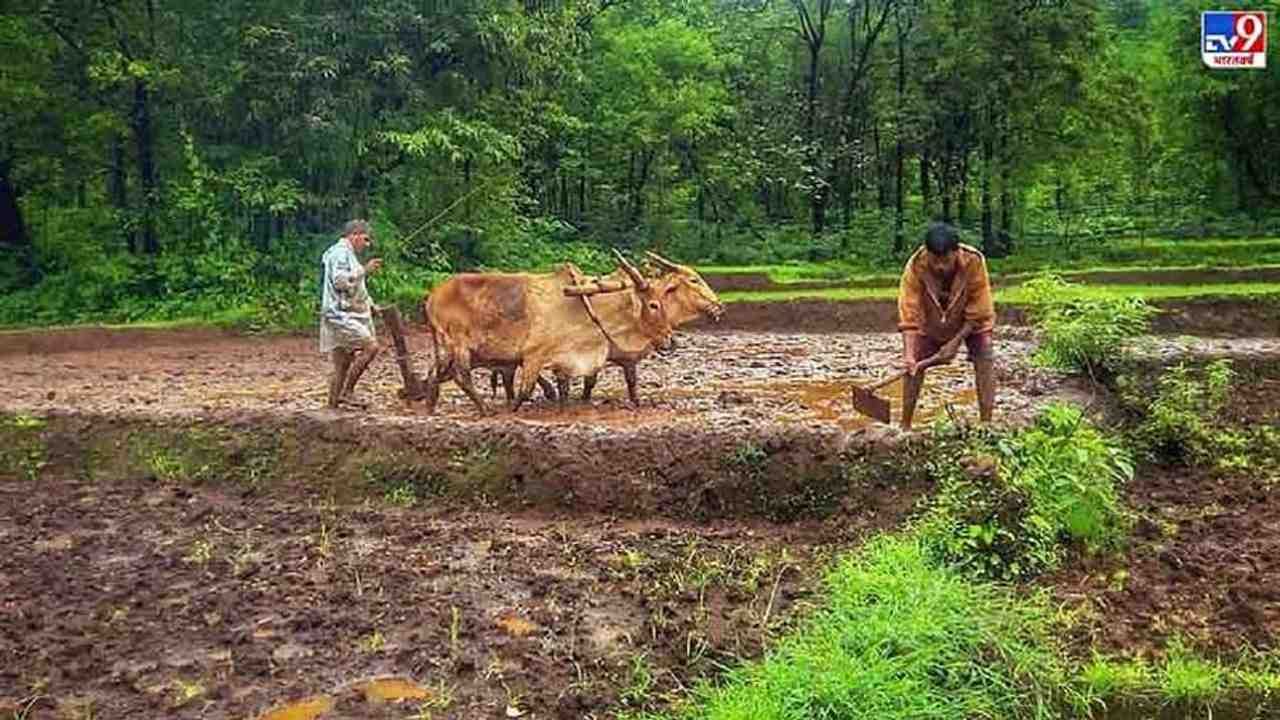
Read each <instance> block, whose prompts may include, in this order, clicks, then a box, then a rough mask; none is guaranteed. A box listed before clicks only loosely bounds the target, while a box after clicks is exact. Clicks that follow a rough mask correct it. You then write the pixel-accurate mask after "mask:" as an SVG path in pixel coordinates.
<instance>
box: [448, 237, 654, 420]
mask: <svg viewBox="0 0 1280 720" xmlns="http://www.w3.org/2000/svg"><path fill="white" fill-rule="evenodd" d="M615 254H616V255H617V257H618V261H619V263H620V265H621V271H622V272H623V273H624V274H625V275H626V276H627V278H628V279H629V280H630V282H611V283H593V284H584V283H583V280H584V278H583V276H582V273H581V272H580V271H579V270H578V269H577V268H576V267H573V266H572V265H569V264H566V265H565V266H564V267H563V268H562V269H561V270H559V271H557V272H554V273H545V274H533V273H486V274H475V273H466V274H461V275H455V276H454V277H452V278H450V279H448V280H447V281H445V282H444V283H442V284H440V285H439V286H438V287H436V288H435V289H434V290H432V291H431V293H430V294H429V295H428V296H427V298H426V299H425V300H424V301H423V314H424V315H425V316H426V320H427V328H428V332H429V333H430V334H431V339H432V344H433V346H434V348H435V368H434V372H433V375H432V377H431V378H430V381H429V386H428V397H427V400H428V405H429V407H430V408H431V409H433V410H434V408H435V404H436V401H437V400H438V398H439V388H440V384H441V383H443V382H445V381H447V380H449V379H452V380H453V381H454V382H456V383H457V384H458V386H459V387H461V388H462V389H463V391H464V392H465V393H466V394H467V396H468V397H469V398H471V401H472V402H473V403H475V405H476V407H477V408H478V409H479V410H480V411H481V412H487V408H486V406H485V404H484V401H483V400H482V399H481V398H480V395H479V394H478V393H477V392H476V390H475V387H474V386H473V385H472V383H471V369H472V368H473V367H487V368H496V369H498V370H499V371H500V372H504V373H505V372H512V371H513V370H514V368H516V367H517V366H518V367H519V369H520V389H519V393H518V395H517V396H516V398H515V401H514V405H513V407H514V408H515V409H519V407H520V405H521V404H522V403H524V402H525V401H526V400H528V399H529V396H530V395H531V394H532V392H533V387H534V385H535V384H536V383H537V382H538V381H539V379H540V373H541V372H542V370H543V369H544V368H545V369H550V370H551V371H552V373H553V374H554V375H555V376H556V379H557V381H558V383H559V384H560V386H561V387H562V388H567V387H568V383H569V381H570V380H571V379H572V378H575V377H589V376H594V375H596V374H597V373H599V372H600V369H601V368H602V367H604V364H605V362H606V361H608V360H609V358H610V357H611V356H613V355H615V354H648V353H649V352H652V351H653V350H654V349H655V348H657V347H662V346H665V345H667V344H669V343H670V341H671V334H672V329H671V323H670V322H669V321H668V320H667V316H666V313H665V311H664V307H663V304H662V301H661V294H662V288H661V287H660V286H656V285H654V284H652V283H650V282H649V281H648V280H646V279H645V278H644V277H643V276H642V275H641V274H640V271H639V270H636V269H635V267H634V266H632V265H631V264H630V263H629V262H627V260H626V259H625V258H623V257H622V255H621V254H620V253H617V252H616V251H615ZM567 396H568V393H567V392H564V393H562V394H561V395H560V399H561V402H562V403H563V402H564V401H565V400H567V399H568V397H567Z"/></svg>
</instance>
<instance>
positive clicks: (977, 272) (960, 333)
mask: <svg viewBox="0 0 1280 720" xmlns="http://www.w3.org/2000/svg"><path fill="white" fill-rule="evenodd" d="M995 320H996V311H995V304H994V303H993V302H992V299H991V279H990V278H989V277H988V276H987V261H986V259H985V258H984V257H983V256H982V253H981V252H979V251H978V250H977V249H976V248H973V247H970V246H968V245H964V244H961V242H960V236H959V234H958V233H957V232H956V229H955V228H953V227H951V226H950V225H946V224H943V223H934V224H933V225H930V226H929V229H928V231H926V232H925V236H924V247H921V248H920V249H918V250H916V252H915V253H914V254H913V255H912V256H911V259H910V260H908V261H907V266H906V268H905V269H904V270H903V272H902V282H901V284H900V285H899V286H898V331H899V332H900V333H902V361H903V366H904V368H905V369H906V371H907V376H906V378H905V379H904V381H903V389H902V428H903V429H904V430H910V429H911V418H912V416H913V415H914V414H915V410H916V401H917V400H919V398H920V388H921V386H922V385H923V384H924V370H922V369H917V368H916V363H919V362H920V361H922V360H925V359H926V358H929V357H930V356H932V355H934V354H935V353H937V355H938V358H939V359H940V360H942V361H944V362H951V361H952V360H953V359H955V356H956V353H957V352H959V350H960V344H961V343H964V344H965V346H966V347H967V348H968V351H969V361H970V362H972V363H973V374H974V383H975V385H977V389H978V413H979V415H980V416H981V418H982V421H983V422H990V421H991V413H992V410H993V409H994V408H995V400H996V378H995V356H994V352H993V345H992V340H991V333H992V330H993V329H994V328H995Z"/></svg>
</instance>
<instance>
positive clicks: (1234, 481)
mask: <svg viewBox="0 0 1280 720" xmlns="http://www.w3.org/2000/svg"><path fill="white" fill-rule="evenodd" d="M1235 368H1236V370H1237V372H1238V373H1239V377H1238V378H1237V387H1238V388H1239V391H1238V392H1236V393H1235V395H1234V397H1233V398H1232V399H1231V401H1230V403H1229V406H1228V409H1227V410H1226V413H1227V415H1228V418H1227V420H1228V422H1229V423H1230V424H1231V425H1232V426H1234V427H1238V428H1253V427H1259V426H1264V427H1271V428H1274V429H1275V430H1276V431H1277V432H1278V433H1280V358H1277V357H1274V356H1272V357H1265V358H1243V359H1240V360H1239V361H1237V362H1236V363H1235ZM1226 452H1227V450H1226V449H1225V448H1224V450H1223V453H1224V454H1225V453H1226ZM1126 495H1127V497H1126V500H1127V503H1128V505H1129V507H1131V508H1133V509H1134V510H1135V511H1136V512H1137V513H1138V523H1137V527H1136V528H1135V532H1134V534H1133V537H1132V538H1131V539H1130V543H1129V547H1127V548H1126V549H1125V551H1124V552H1123V553H1121V554H1119V555H1116V556H1110V557H1099V558H1078V559H1077V561H1076V562H1075V563H1073V564H1072V565H1071V566H1070V567H1069V568H1068V569H1067V570H1065V571H1063V572H1062V573H1060V574H1059V575H1058V576H1057V577H1053V578H1050V579H1049V580H1048V584H1049V585H1051V586H1052V587H1053V588H1054V589H1055V593H1056V594H1057V596H1058V597H1059V598H1060V599H1061V600H1062V601H1063V602H1064V603H1065V605H1066V606H1067V607H1070V608H1073V609H1075V610H1077V611H1080V612H1082V615H1083V617H1084V618H1086V619H1087V622H1086V623H1084V624H1083V625H1081V627H1080V632H1079V633H1078V636H1077V637H1075V638H1074V642H1075V644H1076V646H1077V647H1078V648H1079V649H1080V651H1081V652H1082V653H1087V652H1088V651H1089V649H1090V648H1093V647H1101V648H1103V649H1106V650H1108V651H1111V652H1115V653H1124V654H1137V655H1149V654H1151V653H1153V652H1155V651H1156V650H1158V649H1159V648H1160V647H1162V646H1163V645H1164V643H1165V642H1167V641H1168V640H1170V639H1171V638H1173V637H1179V638H1181V639H1182V640H1184V641H1186V642H1188V643H1190V644H1192V645H1193V646H1195V647H1197V648H1198V649H1200V650H1201V651H1203V652H1205V653H1207V654H1209V655H1211V656H1212V655H1221V656H1224V657H1227V658H1232V657H1238V656H1240V655H1241V653H1242V652H1243V651H1244V650H1245V649H1246V648H1255V649H1260V650H1274V649H1275V648H1277V647H1280V456H1277V457H1271V458H1260V459H1258V460H1257V461H1256V462H1254V463H1252V465H1251V466H1249V467H1241V468H1232V467H1227V468H1221V469H1215V468H1200V469H1195V470H1188V469H1186V468H1184V467H1166V466H1162V465H1159V464H1156V465H1147V466H1146V467H1144V468H1143V469H1142V471H1141V472H1140V474H1139V476H1138V478H1137V479H1136V481H1135V482H1134V483H1133V484H1132V485H1131V486H1130V487H1129V488H1128V489H1127V493H1126Z"/></svg>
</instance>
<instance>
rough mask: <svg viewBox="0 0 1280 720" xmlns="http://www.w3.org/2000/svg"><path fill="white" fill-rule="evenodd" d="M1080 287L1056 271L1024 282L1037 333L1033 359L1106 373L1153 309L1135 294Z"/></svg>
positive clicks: (1125, 353) (1124, 356)
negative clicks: (1094, 293) (1111, 294)
mask: <svg viewBox="0 0 1280 720" xmlns="http://www.w3.org/2000/svg"><path fill="white" fill-rule="evenodd" d="M1080 287H1081V286H1079V285H1077V284H1074V283H1068V282H1066V281H1064V280H1062V279H1061V278H1060V277H1057V276H1056V275H1044V276H1040V277H1037V278H1034V279H1032V280H1029V281H1027V283H1026V284H1025V285H1024V290H1025V291H1026V292H1027V294H1028V295H1029V298H1030V300H1031V303H1032V305H1033V308H1034V309H1033V310H1032V311H1031V315H1032V321H1033V323H1034V325H1035V327H1036V329H1037V330H1038V331H1039V333H1040V348H1039V350H1037V351H1036V355H1035V359H1036V361H1037V362H1039V363H1041V364H1044V365H1047V366H1049V367H1053V368H1057V369H1060V370H1066V371H1068V372H1076V373H1084V374H1087V375H1089V376H1090V377H1091V378H1094V379H1095V380H1103V379H1108V378H1110V377H1111V376H1112V375H1113V374H1114V372H1115V371H1116V369H1117V368H1119V367H1120V365H1121V364H1123V362H1124V361H1125V360H1126V359H1128V356H1129V344H1130V342H1131V341H1132V340H1133V339H1134V338H1135V337H1137V336H1139V335H1142V334H1144V333H1145V332H1146V331H1147V328H1148V325H1149V322H1150V319H1151V316H1152V315H1153V314H1155V309H1154V308H1152V307H1151V306H1150V305H1149V304H1147V302H1146V301H1145V300H1143V299H1142V298H1137V297H1130V298H1090V297H1087V296H1086V295H1084V294H1081V293H1080V291H1079V289H1080Z"/></svg>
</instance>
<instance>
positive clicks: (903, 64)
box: [893, 5, 927, 253]
mask: <svg viewBox="0 0 1280 720" xmlns="http://www.w3.org/2000/svg"><path fill="white" fill-rule="evenodd" d="M894 12H895V13H896V14H897V15H896V17H895V20H896V21H897V27H898V102H897V105H896V108H897V114H898V126H897V128H895V132H894V135H895V136H896V137H895V142H894V149H893V159H894V177H895V179H896V182H895V189H894V194H893V195H894V218H893V251H894V252H896V253H900V252H902V251H903V249H904V248H905V247H906V222H907V220H906V213H907V206H906V197H905V196H906V182H905V178H904V177H903V175H904V172H905V167H904V154H905V153H904V150H905V149H904V148H903V143H902V136H903V134H904V133H905V129H904V128H903V122H902V107H903V105H904V104H905V103H906V101H907V99H906V95H907V34H906V32H905V29H904V28H903V24H902V19H901V17H902V16H901V15H900V13H901V12H902V6H901V5H898V6H896V7H895V8H894ZM922 178H923V175H922ZM922 189H923V188H922ZM926 204H927V203H926ZM926 210H927V207H926Z"/></svg>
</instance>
